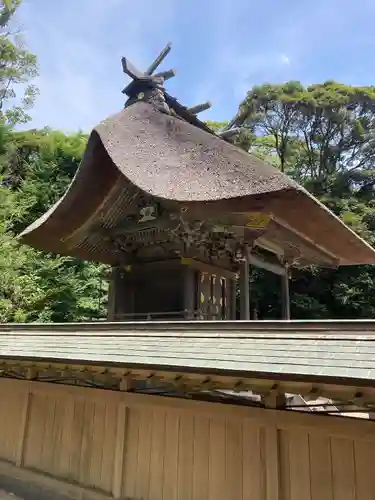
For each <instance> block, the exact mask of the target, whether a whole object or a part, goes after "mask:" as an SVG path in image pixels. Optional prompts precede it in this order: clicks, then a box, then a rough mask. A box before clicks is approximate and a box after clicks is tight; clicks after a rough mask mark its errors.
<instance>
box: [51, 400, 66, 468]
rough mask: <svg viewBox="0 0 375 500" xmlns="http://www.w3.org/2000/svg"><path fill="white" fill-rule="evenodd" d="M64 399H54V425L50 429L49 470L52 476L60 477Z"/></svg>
mask: <svg viewBox="0 0 375 500" xmlns="http://www.w3.org/2000/svg"><path fill="white" fill-rule="evenodd" d="M65 410H66V405H65V398H62V399H61V398H56V401H55V415H54V424H53V429H52V453H51V455H52V458H51V469H52V470H53V475H54V476H56V477H61V458H62V457H61V451H62V437H63V431H64V424H65Z"/></svg>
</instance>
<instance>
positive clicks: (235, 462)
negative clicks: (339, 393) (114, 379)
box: [0, 379, 375, 500]
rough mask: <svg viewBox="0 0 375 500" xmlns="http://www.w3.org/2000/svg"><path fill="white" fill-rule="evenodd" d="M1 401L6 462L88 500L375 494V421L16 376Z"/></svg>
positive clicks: (3, 387)
mask: <svg viewBox="0 0 375 500" xmlns="http://www.w3.org/2000/svg"><path fill="white" fill-rule="evenodd" d="M0 398H1V408H0V459H1V460H3V461H7V462H10V463H12V464H14V465H15V466H16V467H15V469H17V470H24V471H30V470H32V471H39V472H42V473H46V474H47V475H48V476H49V477H54V478H57V479H59V480H61V481H60V483H59V484H60V486H61V485H62V484H77V485H80V486H81V487H83V490H82V491H85V492H86V493H85V495H86V496H85V495H83V494H82V492H81V493H80V495H81V496H79V495H78V494H77V498H78V497H79V498H87V499H89V498H98V497H95V496H90V495H91V493H90V492H92V495H94V491H96V492H100V493H101V495H102V496H100V498H108V497H111V496H114V497H115V498H129V499H137V500H141V499H142V500H220V499H223V500H228V499H231V500H245V499H246V500H250V499H251V500H305V499H306V500H318V499H319V500H334V499H340V500H359V499H360V500H370V499H371V500H374V498H375V474H374V471H373V469H374V467H375V422H372V421H363V420H352V419H342V418H339V417H325V416H319V415H311V414H306V413H295V412H293V413H289V412H288V413H286V412H277V411H275V410H261V409H255V408H243V407H233V406H229V405H218V404H213V403H204V402H192V401H184V400H176V399H168V398H161V397H156V396H145V395H136V394H126V393H120V392H110V391H102V390H97V389H86V388H80V387H68V386H58V385H52V384H45V383H40V382H24V381H18V380H17V381H16V380H8V379H0ZM4 463H5V462H4ZM0 473H1V467H0ZM28 474H30V472H28ZM34 475H35V481H37V480H39V481H42V479H41V476H40V475H38V474H34ZM33 477H34V476H33ZM28 478H30V476H28ZM0 486H1V484H0ZM98 494H99V493H98ZM72 498H76V497H75V496H73V497H72Z"/></svg>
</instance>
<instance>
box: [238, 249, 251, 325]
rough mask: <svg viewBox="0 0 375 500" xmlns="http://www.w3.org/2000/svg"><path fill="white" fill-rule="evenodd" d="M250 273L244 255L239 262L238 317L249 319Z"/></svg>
mask: <svg viewBox="0 0 375 500" xmlns="http://www.w3.org/2000/svg"><path fill="white" fill-rule="evenodd" d="M249 279H250V273H249V262H248V260H247V256H245V260H244V262H242V263H241V264H240V319H243V320H249V319H250V284H249Z"/></svg>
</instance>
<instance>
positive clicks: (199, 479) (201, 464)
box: [192, 416, 210, 500]
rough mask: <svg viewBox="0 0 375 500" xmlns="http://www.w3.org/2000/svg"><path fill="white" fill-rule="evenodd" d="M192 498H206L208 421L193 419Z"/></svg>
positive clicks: (202, 418)
mask: <svg viewBox="0 0 375 500" xmlns="http://www.w3.org/2000/svg"><path fill="white" fill-rule="evenodd" d="M193 439H194V441H193V487H192V498H193V499H194V500H195V499H199V498H208V474H209V442H210V421H209V419H208V418H207V417H200V416H198V417H195V418H194V438H193Z"/></svg>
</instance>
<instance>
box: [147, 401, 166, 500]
mask: <svg viewBox="0 0 375 500" xmlns="http://www.w3.org/2000/svg"><path fill="white" fill-rule="evenodd" d="M152 413H153V420H152V439H151V457H150V493H149V497H150V498H152V499H154V500H163V487H164V484H163V483H164V472H166V473H167V474H168V471H164V462H165V454H166V448H165V442H166V435H165V434H166V433H165V431H166V413H165V412H164V411H162V410H154V411H153V412H152Z"/></svg>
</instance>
